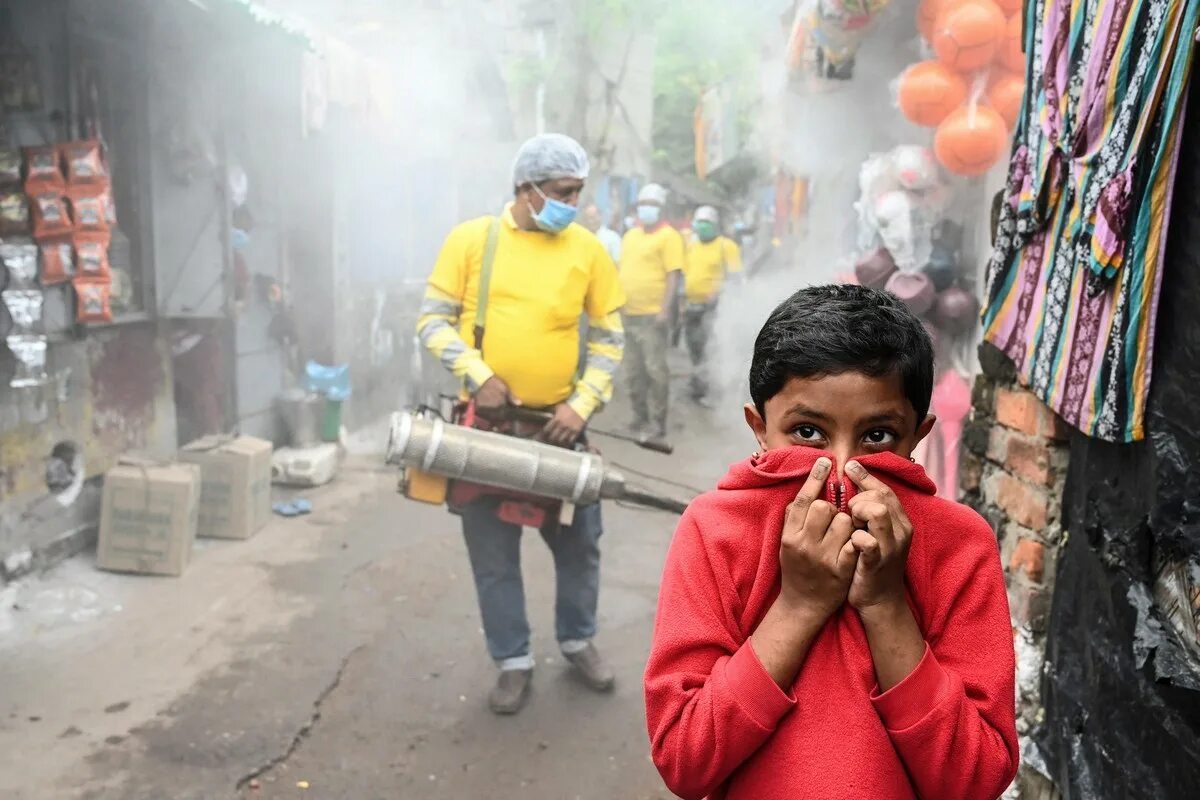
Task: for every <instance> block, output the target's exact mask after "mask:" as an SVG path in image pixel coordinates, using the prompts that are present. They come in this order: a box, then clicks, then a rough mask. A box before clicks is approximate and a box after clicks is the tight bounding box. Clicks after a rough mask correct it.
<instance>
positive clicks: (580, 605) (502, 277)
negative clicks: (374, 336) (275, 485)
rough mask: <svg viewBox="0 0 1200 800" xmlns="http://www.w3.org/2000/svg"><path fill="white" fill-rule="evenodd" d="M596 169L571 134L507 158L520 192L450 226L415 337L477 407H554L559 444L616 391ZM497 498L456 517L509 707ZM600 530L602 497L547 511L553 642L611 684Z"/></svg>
mask: <svg viewBox="0 0 1200 800" xmlns="http://www.w3.org/2000/svg"><path fill="white" fill-rule="evenodd" d="M588 169H589V165H588V157H587V154H586V153H585V152H584V150H583V148H582V147H581V146H580V145H579V143H577V142H576V141H575V140H573V139H571V138H569V137H567V136H563V135H561V134H546V135H542V136H537V137H534V138H533V139H531V140H529V141H528V142H526V143H525V144H524V145H523V146H522V147H521V149H520V151H519V152H518V153H517V159H516V163H515V165H514V166H513V187H514V199H513V202H511V203H509V204H508V206H507V207H506V208H505V209H504V211H503V213H502V214H500V215H499V217H495V216H492V217H482V218H480V219H476V220H471V221H469V222H465V223H463V224H461V225H459V226H458V227H457V228H455V229H454V230H452V231H451V232H450V235H449V236H448V237H447V238H446V243H445V244H444V245H443V247H442V252H441V255H439V256H438V260H437V263H436V264H435V265H434V268H433V274H432V275H430V277H429V285H428V288H427V289H426V294H425V301H424V303H423V304H422V307H421V316H420V319H419V320H418V321H417V331H418V335H419V336H420V339H421V342H422V343H423V344H424V346H425V347H426V348H427V349H428V350H429V351H430V352H432V353H433V354H434V355H435V356H436V357H437V358H438V359H440V360H441V362H442V364H443V365H444V366H445V367H446V369H448V370H450V371H451V372H452V373H453V374H454V375H455V376H456V377H458V378H459V379H461V380H462V382H463V386H464V390H465V391H466V392H467V393H468V394H470V395H471V396H472V397H473V398H474V400H475V403H476V406H477V408H478V409H479V410H480V412H481V413H487V412H488V411H495V410H497V409H503V408H504V407H505V406H509V405H521V406H525V407H527V408H536V409H544V410H546V411H547V412H549V413H550V414H551V415H552V419H551V421H550V422H549V423H548V424H547V425H546V427H545V430H544V431H542V436H541V438H543V439H544V440H546V441H549V442H552V443H554V444H558V445H561V446H563V447H570V446H573V445H574V444H575V443H576V442H577V441H578V440H579V439H580V437H581V436H582V435H583V433H584V429H585V427H586V425H587V421H588V419H589V418H590V417H591V416H592V415H593V414H594V413H595V412H596V411H598V410H599V409H600V408H601V407H603V406H604V404H605V403H607V402H608V401H609V400H610V399H611V398H612V390H613V375H614V373H615V372H616V370H617V366H618V365H619V364H620V362H621V358H622V353H623V350H624V346H625V335H624V332H623V330H622V327H621V318H620V314H619V313H618V312H619V310H620V308H621V306H622V305H623V304H624V302H625V296H624V294H623V293H622V291H621V286H620V282H619V281H618V279H617V270H616V266H615V265H614V264H613V261H612V259H611V258H610V257H609V255H608V253H607V252H606V251H605V249H604V246H603V245H601V244H600V241H599V240H598V239H597V238H596V237H595V235H593V234H592V233H591V232H590V231H588V230H586V229H585V228H584V227H583V226H581V225H577V224H574V219H575V215H576V205H577V204H578V202H579V196H580V193H581V192H582V191H583V186H584V181H585V180H586V179H587V176H588ZM484 284H486V285H487V289H486V290H485V291H481V287H482V286H483V285H484ZM481 298H486V301H485V302H484V303H483V305H484V308H483V313H482V314H480V305H481ZM585 316H586V318H587V321H588V326H587V337H586V351H585V352H584V354H583V356H582V358H581V349H582V348H581V344H582V343H581V342H580V336H581V334H580V328H581V325H580V320H581V319H582V318H584V317H585ZM495 501H496V498H484V499H481V500H479V501H477V502H475V503H472V504H471V505H470V506H468V507H467V508H466V509H465V510H463V511H462V525H463V534H464V536H465V538H466V542H467V552H468V554H469V556H470V560H471V569H472V571H473V573H474V575H475V586H476V590H477V592H478V595H479V610H480V614H481V616H482V617H483V630H484V634H485V637H486V639H487V645H488V650H489V652H490V654H491V656H492V658H493V659H494V660H495V662H496V664H497V666H498V667H499V668H500V676H499V680H498V681H497V683H496V686H495V688H494V689H492V692H491V694H490V696H489V702H490V705H491V708H492V710H493V711H495V712H496V713H497V714H515V713H517V712H518V711H520V710H521V708H522V707H523V706H524V703H525V700H526V698H527V696H528V693H529V687H530V682H531V680H532V678H533V666H534V658H533V656H532V654H531V653H530V647H529V637H530V633H529V622H528V620H527V618H526V616H525V594H524V585H523V582H522V577H521V545H520V542H521V527H520V526H519V525H516V524H513V523H511V522H507V521H505V520H502V519H500V518H499V516H498V511H497V504H496V502H495ZM601 532H602V527H601V520H600V506H599V504H598V503H597V504H593V505H591V506H585V507H580V508H577V509H576V510H575V515H574V520H573V522H572V523H571V524H570V525H566V526H560V525H557V524H552V525H549V526H548V527H547V528H545V529H543V530H542V537H543V538H544V539H545V541H546V544H547V545H548V546H549V547H550V550H551V552H552V553H553V555H554V565H555V570H556V573H557V602H556V604H555V612H556V618H557V621H556V628H557V637H558V643H559V647H560V648H561V650H562V653H563V655H564V657H565V658H566V659H567V661H568V662H570V663H571V664H572V665H573V666H574V667H575V669H576V670H577V671H578V672H579V673H580V675H581V676H582V678H583V679H584V681H585V682H586V683H587V684H588V685H589V686H590V687H592V688H593V689H595V690H597V691H609V690H611V689H612V687H613V681H614V676H613V672H612V670H611V669H610V668H609V666H608V665H607V664H606V663H605V661H604V660H603V659H602V658H601V656H600V654H599V652H598V651H597V650H596V647H595V645H594V644H592V637H593V636H594V635H595V633H596V606H597V599H598V596H599V589H600V545H599V540H600V535H601Z"/></svg>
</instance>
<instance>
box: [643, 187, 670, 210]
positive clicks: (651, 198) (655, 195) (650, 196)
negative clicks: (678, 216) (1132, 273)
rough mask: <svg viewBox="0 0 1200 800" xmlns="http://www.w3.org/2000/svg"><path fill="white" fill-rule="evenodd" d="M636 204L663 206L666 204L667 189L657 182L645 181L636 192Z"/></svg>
mask: <svg viewBox="0 0 1200 800" xmlns="http://www.w3.org/2000/svg"><path fill="white" fill-rule="evenodd" d="M637 201H638V205H658V206H665V205H666V204H667V190H666V189H664V188H663V187H662V186H659V185H658V184H657V183H647V184H646V185H645V186H643V187H642V190H641V191H640V192H638V198H637Z"/></svg>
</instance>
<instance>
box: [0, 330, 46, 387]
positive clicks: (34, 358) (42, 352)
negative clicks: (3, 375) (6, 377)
mask: <svg viewBox="0 0 1200 800" xmlns="http://www.w3.org/2000/svg"><path fill="white" fill-rule="evenodd" d="M4 341H5V344H7V345H8V349H9V350H11V351H12V354H13V355H14V356H16V358H17V371H16V374H15V375H13V377H12V379H11V380H10V381H9V382H8V385H9V386H11V387H12V388H14V389H22V388H25V387H28V386H41V385H42V384H43V383H45V382H46V337H44V336H9V337H8V338H6V339H5V340H4Z"/></svg>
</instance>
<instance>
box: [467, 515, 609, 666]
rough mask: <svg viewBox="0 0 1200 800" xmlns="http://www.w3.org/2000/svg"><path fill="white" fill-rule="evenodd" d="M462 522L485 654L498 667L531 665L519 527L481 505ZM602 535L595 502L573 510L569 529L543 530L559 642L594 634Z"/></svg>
mask: <svg viewBox="0 0 1200 800" xmlns="http://www.w3.org/2000/svg"><path fill="white" fill-rule="evenodd" d="M462 523H463V536H464V538H465V539H466V541H467V553H468V554H469V555H470V558H471V571H472V572H473V573H474V575H475V590H476V592H477V593H478V594H479V612H480V615H481V616H482V617H483V632H484V634H485V635H486V637H487V647H488V652H489V653H490V654H491V656H492V658H493V659H495V661H496V663H497V664H498V665H500V667H501V668H525V667H526V666H530V667H531V666H532V660H531V658H530V653H529V620H528V618H527V617H526V616H525V585H524V582H523V581H522V578H521V527H520V526H519V525H513V524H511V523H508V522H504V521H502V520H500V519H497V518H496V516H495V512H494V511H493V507H492V506H491V505H490V504H488V503H486V502H484V503H475V504H474V505H472V506H470V507H469V508H467V509H465V510H464V511H463V514H462ZM602 533H603V526H602V525H601V521H600V504H599V503H594V504H592V505H590V506H581V507H579V508H577V509H575V519H574V520H573V521H572V523H571V525H570V526H559V525H556V524H554V525H549V526H547V527H546V528H545V529H543V530H542V538H543V539H544V540H545V541H546V545H547V546H548V547H549V548H550V552H551V553H552V554H553V555H554V572H555V577H556V589H557V601H556V602H555V606H554V616H555V628H556V631H555V633H556V635H557V639H558V641H559V643H560V644H562V643H564V642H571V643H574V642H582V641H587V640H589V639H591V638H592V637H593V636H595V635H596V604H597V601H598V600H599V597H600V535H601V534H602Z"/></svg>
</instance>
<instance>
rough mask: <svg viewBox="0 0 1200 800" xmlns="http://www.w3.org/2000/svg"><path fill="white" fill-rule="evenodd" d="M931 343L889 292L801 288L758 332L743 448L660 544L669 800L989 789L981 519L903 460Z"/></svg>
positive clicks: (950, 799)
mask: <svg viewBox="0 0 1200 800" xmlns="http://www.w3.org/2000/svg"><path fill="white" fill-rule="evenodd" d="M932 387H933V352H932V347H931V345H930V340H929V336H928V334H927V333H926V332H925V329H924V328H923V327H922V325H921V323H920V321H919V320H918V319H917V318H916V317H914V316H913V315H912V314H911V313H910V312H909V311H908V310H907V309H906V308H905V307H904V306H903V305H902V304H901V303H900V302H899V301H898V300H897V299H896V298H895V297H893V296H892V295H890V294H886V293H884V292H878V291H874V290H871V289H866V288H863V287H860V286H819V287H814V288H811V289H804V290H802V291H800V292H797V293H796V294H795V295H793V296H792V297H791V298H789V299H788V300H787V301H785V302H784V303H783V304H782V305H781V306H779V308H777V309H776V310H775V311H774V313H772V314H771V317H770V318H769V319H768V320H767V323H766V325H765V326H764V327H763V329H762V331H761V332H760V333H759V335H758V340H757V342H756V343H755V347H754V360H753V363H752V365H751V367H750V394H751V397H752V399H753V401H754V402H753V403H752V404H750V405H747V406H746V409H745V414H746V421H747V422H748V423H749V425H750V427H751V429H753V431H754V435H755V438H757V439H758V443H759V447H760V452H759V453H756V454H755V455H754V456H753V457H751V458H749V459H747V460H746V461H742V462H740V463H737V464H734V465H733V466H732V467H731V468H730V470H729V473H728V474H727V475H726V476H725V477H724V478H723V479H722V480H721V481H720V482H719V483H718V485H717V490H716V491H715V492H710V493H708V494H705V495H703V496H702V497H699V498H697V500H696V501H695V502H693V503H692V505H691V507H690V508H688V510H687V513H685V514H684V516H683V519H682V520H681V521H680V523H679V528H678V530H677V531H676V533H675V538H674V540H673V541H672V543H671V549H670V553H669V554H668V556H667V562H666V567H665V571H664V575H663V583H662V589H661V593H660V596H659V605H658V617H657V621H656V624H655V630H654V645H653V649H652V651H651V654H650V661H649V664H648V665H647V667H646V717H647V722H648V725H649V729H650V739H651V744H652V752H653V758H654V763H655V764H656V765H657V766H658V769H659V772H660V773H661V774H662V776H663V778H664V780H665V781H666V783H667V786H668V787H669V788H670V789H671V790H672V791H673V792H675V793H676V794H678V795H680V796H681V797H684V798H696V800H699V799H700V798H704V797H708V798H712V800H776V799H778V800H803V799H805V798H811V799H812V800H837V799H838V798H846V799H847V800H849V799H850V798H853V799H854V800H907V799H908V798H925V800H956V799H957V798H964V799H969V800H994V798H996V797H998V796H999V795H1000V794H1001V793H1002V792H1003V791H1004V790H1005V788H1006V787H1007V786H1008V784H1009V783H1010V782H1011V781H1012V779H1013V776H1014V775H1015V774H1016V769H1017V733H1016V727H1015V722H1014V694H1013V670H1014V663H1013V662H1014V656H1013V645H1012V630H1011V628H1010V622H1009V614H1008V601H1007V597H1006V593H1005V587H1004V578H1003V574H1002V570H1001V566H1000V557H999V552H998V548H997V543H996V537H995V536H994V535H993V533H992V531H991V529H990V528H989V527H988V525H987V523H986V522H984V521H983V519H982V518H980V517H979V516H978V515H977V514H976V513H975V512H973V511H971V510H970V509H968V508H966V507H965V506H961V505H958V504H957V503H952V502H949V501H947V500H944V499H941V498H938V497H936V496H935V495H934V492H935V487H934V485H933V483H932V482H931V481H930V480H929V479H928V478H927V477H926V476H925V473H924V471H923V470H922V469H921V468H920V467H919V466H917V465H916V464H914V463H913V462H912V460H911V459H910V457H909V456H910V454H911V453H912V451H913V448H914V447H915V446H916V444H917V443H918V442H919V441H920V440H921V439H922V438H923V437H924V436H926V435H927V434H928V433H929V431H930V429H931V428H932V427H933V424H934V419H933V417H931V416H929V415H928V411H929V399H930V395H931V393H932Z"/></svg>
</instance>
